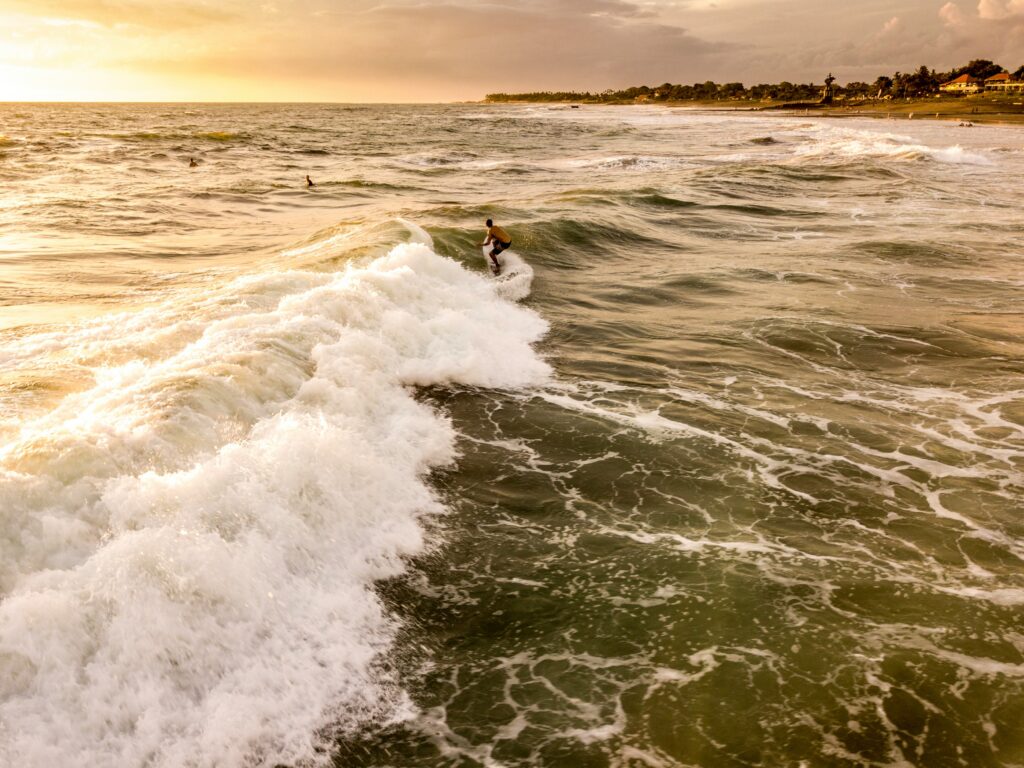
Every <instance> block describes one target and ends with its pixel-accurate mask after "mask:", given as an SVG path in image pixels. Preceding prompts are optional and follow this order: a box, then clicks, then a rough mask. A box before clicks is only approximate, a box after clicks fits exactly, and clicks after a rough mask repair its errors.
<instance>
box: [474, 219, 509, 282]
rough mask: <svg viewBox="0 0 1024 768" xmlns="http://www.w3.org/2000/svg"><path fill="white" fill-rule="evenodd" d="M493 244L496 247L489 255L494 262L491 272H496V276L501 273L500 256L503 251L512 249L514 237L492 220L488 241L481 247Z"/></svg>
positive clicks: (489, 224) (488, 221) (488, 224)
mask: <svg viewBox="0 0 1024 768" xmlns="http://www.w3.org/2000/svg"><path fill="white" fill-rule="evenodd" d="M492 243H493V245H494V247H493V248H491V252H490V253H489V254H488V255H489V256H490V257H491V262H493V264H492V266H491V271H492V272H494V274H498V273H499V272H500V271H501V264H499V263H498V254H499V253H501V252H502V251H507V250H508V249H509V248H511V247H512V237H511V236H510V235H509V233H508V232H506V231H505V230H504V229H502V228H501V227H499V226H498V225H497V224H495V223H494V222H493V221H492V220H491V219H488V220H487V239H486V240H484V241H483V242H482V243H480V246H481V247H483V248H486V247H487V246H488V245H491V244H492Z"/></svg>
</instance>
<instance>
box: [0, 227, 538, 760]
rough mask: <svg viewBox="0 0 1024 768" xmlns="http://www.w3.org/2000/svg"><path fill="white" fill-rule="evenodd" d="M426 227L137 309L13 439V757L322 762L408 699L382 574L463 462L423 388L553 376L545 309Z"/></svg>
mask: <svg viewBox="0 0 1024 768" xmlns="http://www.w3.org/2000/svg"><path fill="white" fill-rule="evenodd" d="M415 239H416V240H419V241H420V242H414V243H409V244H404V245H399V246H397V247H396V248H394V249H393V250H392V251H391V252H390V253H389V254H388V255H387V256H385V257H382V258H379V259H377V260H375V261H373V262H371V263H369V264H366V265H361V266H360V265H350V266H349V267H348V268H346V269H345V270H343V271H341V272H338V273H335V274H322V273H313V272H298V271H290V272H280V273H270V274H261V275H255V276H250V277H246V278H242V279H239V280H237V281H235V282H233V283H231V284H229V285H228V286H226V287H225V288H223V289H222V290H221V291H219V292H218V295H217V296H216V297H215V298H214V299H213V300H210V299H207V300H206V301H197V302H195V304H194V306H192V307H185V308H180V307H179V308H172V307H170V306H159V307H156V308H153V309H150V310H144V311H143V312H142V313H140V314H141V317H134V318H131V319H129V318H125V320H126V321H127V322H126V324H125V325H126V329H130V332H129V333H128V334H127V338H121V339H120V340H119V342H118V343H117V344H116V345H115V346H116V347H117V349H118V354H117V355H116V358H117V360H116V362H114V363H112V365H111V366H110V367H103V366H102V365H101V364H97V366H96V367H95V368H94V369H93V374H94V377H95V384H94V386H92V387H90V388H86V389H84V390H82V391H79V392H77V393H74V394H72V395H69V396H68V397H67V398H65V400H64V402H62V403H61V404H60V405H58V407H57V408H55V409H53V410H52V411H51V412H50V413H48V414H44V415H42V416H40V417H39V418H37V419H35V420H33V421H29V422H28V423H25V424H24V425H23V426H22V429H21V431H20V434H19V436H18V438H17V439H16V440H14V441H12V442H11V443H9V444H8V445H7V446H6V447H5V449H4V450H3V453H2V454H0V462H2V465H0V466H2V469H3V475H2V477H0V497H2V499H3V501H4V504H3V505H2V511H0V515H2V517H3V520H2V525H0V532H2V534H0V535H2V536H3V537H4V538H3V539H2V544H3V549H4V563H3V580H2V584H3V587H4V589H5V592H6V597H5V600H4V602H3V603H2V604H0V724H2V725H0V762H3V763H5V764H12V765H14V764H16V765H20V766H32V767H34V766H51V765H90V766H122V765H143V764H154V765H162V766H185V765H189V766H193V765H195V766H214V765H218V766H220V765H242V764H258V765H273V764H277V763H292V762H296V761H307V760H314V761H315V760H318V759H319V760H322V761H324V762H326V760H327V757H326V755H327V753H326V752H324V751H322V748H324V747H326V744H325V742H324V740H325V739H326V738H328V735H329V734H330V733H331V732H335V733H336V732H338V731H339V730H340V731H344V730H347V729H350V728H353V727H356V726H358V725H360V724H364V723H366V722H368V721H370V720H373V719H377V718H385V717H393V716H396V715H399V716H400V715H401V713H402V711H403V708H404V707H406V706H407V704H406V701H405V698H404V696H403V694H402V692H401V690H400V689H399V687H398V686H397V685H396V683H395V681H393V680H389V679H388V678H387V676H386V675H384V674H383V673H381V672H380V671H379V670H375V662H376V661H378V660H379V658H380V654H381V652H382V651H384V650H386V649H387V648H388V644H389V642H390V640H391V638H392V636H393V633H394V630H395V625H394V621H393V620H392V619H391V618H389V616H388V615H387V613H386V612H385V611H384V609H383V608H382V606H381V605H380V602H379V600H378V599H377V597H376V595H375V593H374V591H373V584H374V582H375V581H376V580H378V579H381V578H386V577H389V576H393V575H395V574H398V573H399V572H401V570H402V569H403V557H404V556H407V555H410V554H414V553H416V552H418V551H420V550H421V549H422V547H423V546H424V542H423V535H422V530H421V527H420V520H421V518H422V516H424V515H428V514H436V513H438V512H439V511H440V510H441V508H440V506H439V504H438V502H437V500H436V499H435V498H434V496H433V494H432V492H431V490H430V489H429V487H428V486H427V485H426V484H425V482H424V475H425V473H426V472H428V471H429V470H430V469H431V467H436V466H440V465H444V464H446V463H449V462H451V461H452V460H453V459H454V458H455V453H454V447H453V446H454V433H453V429H452V425H451V424H450V422H449V421H448V420H447V419H446V418H445V417H444V416H442V415H441V414H438V413H436V412H434V411H433V410H431V409H430V408H429V407H428V406H427V405H425V404H422V403H420V402H418V401H417V400H416V399H415V397H414V393H413V391H412V390H411V389H410V387H411V386H414V385H443V384H459V385H468V386H481V387H522V386H528V385H531V384H535V383H538V382H542V381H544V380H545V378H546V377H547V375H548V367H547V365H546V364H545V363H544V362H543V361H542V360H540V359H539V358H538V357H537V355H536V354H535V352H534V351H533V350H532V349H531V344H532V343H534V342H536V341H537V340H538V339H539V338H540V337H541V336H542V335H543V334H544V333H545V332H546V329H547V326H546V323H545V322H544V321H543V320H542V319H541V318H540V317H539V316H538V315H536V314H535V313H534V312H532V311H531V310H529V309H526V308H524V307H521V306H518V305H515V304H513V303H510V302H508V301H506V300H503V299H501V298H499V297H497V296H496V295H495V292H494V290H493V286H492V285H491V284H490V283H489V281H488V280H486V279H484V278H482V277H480V276H478V275H476V274H473V273H471V272H468V271H466V270H465V269H463V268H462V267H461V266H460V265H459V264H457V263H456V262H454V261H452V260H450V259H447V258H443V257H441V256H439V255H437V254H436V253H434V252H433V250H432V249H431V247H430V246H429V245H428V244H427V243H426V242H424V240H425V238H424V237H422V236H420V237H416V238H415ZM190 315H192V316H191V317H189V316H190ZM204 315H206V317H204ZM168 327H176V328H178V329H179V330H180V332H181V333H182V334H183V336H182V338H181V341H180V343H177V344H174V343H171V344H168V349H169V352H168V354H167V355H166V356H161V355H160V354H159V351H158V350H156V349H154V348H152V346H150V344H149V343H148V338H149V335H150V334H152V335H155V336H159V335H160V334H161V332H167V328H168ZM100 328H104V329H106V330H107V331H109V332H110V333H111V335H112V337H113V334H114V333H116V330H117V324H116V323H114V324H104V323H96V324H95V325H94V326H93V327H92V328H91V332H92V333H96V332H97V331H98V329H100ZM89 332H90V331H88V330H82V329H79V330H78V331H77V333H89ZM70 333H72V334H73V333H75V331H70ZM172 335H173V334H172ZM52 340H53V339H52V334H47V335H44V336H41V337H40V343H41V344H44V345H45V344H49V343H51V342H52ZM111 342H113V338H111ZM31 343H32V340H31V337H28V338H22V339H21V340H20V341H19V342H18V344H19V346H20V347H21V348H22V349H24V348H25V347H28V346H31ZM97 343H98V344H102V340H97ZM133 346H134V347H136V348H137V351H138V355H137V359H134V360H133V359H131V355H130V350H131V349H132V347H133Z"/></svg>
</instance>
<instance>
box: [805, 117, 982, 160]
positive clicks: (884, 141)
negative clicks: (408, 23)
mask: <svg viewBox="0 0 1024 768" xmlns="http://www.w3.org/2000/svg"><path fill="white" fill-rule="evenodd" d="M810 138H811V139H812V141H811V142H810V143H807V144H804V145H802V146H798V147H797V148H796V150H795V152H796V156H797V157H798V158H820V159H839V160H844V159H857V158H870V159H881V160H903V161H913V160H932V161H935V162H940V163H949V164H956V165H991V164H992V159H991V158H990V157H988V156H987V155H985V154H982V153H981V152H974V151H970V150H966V149H964V148H963V147H961V146H959V145H954V146H946V147H931V146H928V145H926V144H922V143H920V142H918V141H915V140H914V139H912V138H910V137H908V136H899V135H896V134H888V133H879V132H875V131H862V130H853V129H848V128H835V127H832V126H820V127H819V128H818V129H817V130H814V131H811V133H810Z"/></svg>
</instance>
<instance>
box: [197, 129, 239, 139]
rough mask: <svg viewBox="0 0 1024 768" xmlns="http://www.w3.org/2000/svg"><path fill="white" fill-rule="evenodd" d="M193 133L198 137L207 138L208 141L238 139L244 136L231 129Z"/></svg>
mask: <svg viewBox="0 0 1024 768" xmlns="http://www.w3.org/2000/svg"><path fill="white" fill-rule="evenodd" d="M193 135H194V136H195V138H197V139H206V140H207V141H237V140H238V139H242V138H244V135H243V134H241V133H232V132H230V131H200V132H199V133H196V134H193Z"/></svg>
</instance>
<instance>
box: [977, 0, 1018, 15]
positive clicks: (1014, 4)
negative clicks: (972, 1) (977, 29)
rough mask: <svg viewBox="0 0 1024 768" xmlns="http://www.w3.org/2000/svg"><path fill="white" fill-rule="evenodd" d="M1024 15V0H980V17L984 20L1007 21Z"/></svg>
mask: <svg viewBox="0 0 1024 768" xmlns="http://www.w3.org/2000/svg"><path fill="white" fill-rule="evenodd" d="M1022 13H1024V0H979V2H978V16H979V17H980V18H982V19H1005V18H1008V17H1010V16H1015V15H1017V14H1022Z"/></svg>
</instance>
